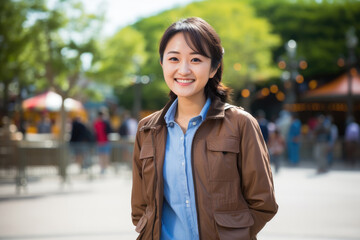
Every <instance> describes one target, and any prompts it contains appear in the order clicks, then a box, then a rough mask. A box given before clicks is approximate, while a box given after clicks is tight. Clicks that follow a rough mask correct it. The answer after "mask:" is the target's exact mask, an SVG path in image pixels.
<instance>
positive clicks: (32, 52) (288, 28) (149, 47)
mask: <svg viewBox="0 0 360 240" xmlns="http://www.w3.org/2000/svg"><path fill="white" fill-rule="evenodd" d="M190 16H198V17H202V18H204V19H205V20H206V21H208V22H209V23H210V24H211V25H212V26H213V27H214V28H215V30H216V31H217V32H218V34H219V35H220V37H221V39H222V45H223V47H224V51H225V54H224V66H225V69H224V74H223V82H224V83H225V84H226V85H227V86H229V87H231V88H232V89H233V95H232V98H233V102H232V103H233V104H235V105H239V106H242V107H243V108H244V109H245V110H246V111H248V112H250V113H251V114H253V115H254V116H255V117H257V119H258V121H259V124H260V126H261V128H262V131H263V134H264V137H265V138H266V140H267V143H268V147H269V151H270V153H271V154H272V159H273V160H272V167H273V172H274V182H275V191H276V195H277V198H278V202H279V205H280V209H279V213H278V215H276V216H275V218H274V220H273V221H271V222H270V223H269V224H268V225H267V226H266V227H265V229H264V231H263V232H262V233H261V234H260V236H259V239H264V240H275V239H276V240H285V239H286V240H288V239H295V240H298V239H305V240H311V239H331V240H335V239H339V240H347V239H349V240H350V239H360V207H359V206H358V203H359V202H360V190H359V188H358V187H357V185H356V183H358V182H360V172H359V170H360V164H359V162H360V150H359V149H360V130H359V123H360V78H359V71H360V69H359V68H360V66H359V60H360V47H359V37H360V1H358V0H266V1H262V0H204V1H191V0H153V1H148V0H133V1H125V0H124V1H123V0H91V1H89V0H48V1H46V0H2V1H0V119H1V123H0V216H1V217H0V239H24V240H25V239H51V240H52V239H67V240H68V239H85V238H86V239H90V240H91V239H105V240H110V239H135V238H136V233H135V232H134V227H133V226H132V223H131V217H130V191H131V154H132V144H133V141H134V136H133V134H132V133H130V132H131V131H130V130H124V129H126V126H128V125H131V126H134V124H135V125H136V124H137V121H138V120H140V119H141V118H143V117H145V116H147V115H148V114H150V113H152V112H154V111H156V110H158V109H161V108H162V107H163V106H164V104H165V103H166V102H167V100H168V92H169V90H168V88H167V86H166V84H165V82H164V81H163V76H162V70H161V67H160V65H159V55H158V44H159V40H160V38H161V36H162V34H163V32H164V30H165V29H166V28H167V27H168V26H169V25H170V24H171V23H172V22H174V21H176V20H179V19H180V18H185V17H190ZM99 111H101V112H102V113H103V117H104V119H105V120H106V122H108V123H109V129H108V131H107V132H106V135H107V138H108V143H109V146H110V147H109V151H108V152H107V154H106V156H102V155H101V154H99V152H98V151H97V144H96V141H95V137H94V136H95V127H94V123H95V122H96V121H97V119H98V118H97V114H98V112H99ZM291 116H293V118H292V117H291ZM129 119H130V120H129ZM129 122H131V124H130V123H129ZM77 123H79V124H78V125H76V124H77ZM75 125H76V126H79V125H80V126H81V127H82V129H85V130H84V131H85V132H86V133H87V134H88V136H87V138H86V140H85V138H82V139H81V140H75V138H74V134H75V133H74V132H75V131H74V129H75ZM275 130H277V131H279V133H280V136H281V137H282V138H283V139H284V142H285V144H284V146H283V149H282V151H281V153H280V154H279V155H278V156H275V157H274V154H273V149H274V136H275V134H274V133H275ZM275 148H276V147H275ZM274 159H277V160H274Z"/></svg>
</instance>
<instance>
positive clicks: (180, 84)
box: [131, 18, 277, 240]
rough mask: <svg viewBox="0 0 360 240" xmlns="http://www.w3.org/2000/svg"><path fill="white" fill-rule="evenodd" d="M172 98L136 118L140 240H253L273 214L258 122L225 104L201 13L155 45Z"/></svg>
mask: <svg viewBox="0 0 360 240" xmlns="http://www.w3.org/2000/svg"><path fill="white" fill-rule="evenodd" d="M159 53H160V64H161V66H162V69H163V73H164V78H165V82H166V84H167V85H168V87H169V88H170V90H171V92H170V97H171V100H170V102H169V103H168V104H167V105H166V106H165V107H164V108H163V109H162V110H160V111H158V112H155V113H154V114H152V115H150V116H148V117H146V118H144V119H143V120H141V121H140V123H139V128H138V132H137V135H136V140H135V147H134V159H133V188H132V199H131V204H132V220H133V223H134V225H136V231H137V232H139V233H140V234H139V237H138V239H162V240H163V239H164V240H165V239H205V240H210V239H231V240H234V239H242V240H245V239H256V234H257V233H258V232H259V231H260V229H262V228H263V226H264V225H265V223H266V222H267V221H269V220H270V219H271V218H272V217H273V216H274V215H275V213H276V211H277V205H276V202H275V198H274V190H273V181H272V174H271V171H270V166H269V155H268V152H267V149H266V146H265V143H264V140H263V138H262V135H261V132H260V129H259V126H258V124H257V121H256V120H255V119H254V118H253V117H252V116H251V115H250V114H248V113H246V112H245V111H243V110H242V109H240V108H237V107H235V106H232V105H229V104H226V101H227V100H228V94H229V90H228V89H227V88H226V87H224V86H223V85H222V84H221V78H222V70H223V65H222V56H223V49H222V47H221V43H220V39H219V36H218V35H217V33H216V32H215V30H214V29H213V28H212V27H211V26H210V25H209V24H208V23H207V22H205V21H204V20H202V19H200V18H188V19H184V20H180V21H178V22H176V23H174V24H172V25H171V26H170V27H169V28H168V29H167V30H166V31H165V33H164V35H163V37H162V39H161V42H160V48H159Z"/></svg>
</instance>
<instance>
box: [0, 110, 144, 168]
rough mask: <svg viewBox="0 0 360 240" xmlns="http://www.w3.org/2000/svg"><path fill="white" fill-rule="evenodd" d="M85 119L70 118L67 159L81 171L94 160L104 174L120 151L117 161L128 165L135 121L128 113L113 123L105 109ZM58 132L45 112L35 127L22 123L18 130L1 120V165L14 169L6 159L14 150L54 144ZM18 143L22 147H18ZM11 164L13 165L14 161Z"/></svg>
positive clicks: (12, 122)
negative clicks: (27, 145) (120, 160)
mask: <svg viewBox="0 0 360 240" xmlns="http://www.w3.org/2000/svg"><path fill="white" fill-rule="evenodd" d="M87 116H88V115H84V114H74V115H69V118H68V122H67V124H66V133H65V139H66V142H67V143H68V144H67V146H68V148H67V149H68V150H69V151H68V153H69V154H70V155H69V156H70V158H71V160H74V162H76V163H77V164H78V165H79V167H80V169H81V171H83V170H86V169H89V168H90V167H91V166H92V165H93V163H94V156H95V158H96V161H97V162H98V163H99V166H100V169H101V173H102V174H104V173H105V172H106V170H107V168H108V166H109V164H110V162H111V159H110V158H111V154H112V153H113V152H114V148H119V147H121V148H122V149H121V151H118V152H121V156H117V157H122V158H123V159H126V161H130V157H131V154H132V145H133V141H134V139H135V134H136V131H137V125H138V121H137V120H136V119H135V118H134V117H133V116H132V115H131V114H130V113H129V112H128V111H123V113H122V114H121V115H119V116H115V120H113V119H112V118H111V117H110V116H109V113H108V110H107V109H105V108H103V109H100V110H98V111H97V113H96V117H95V118H93V119H91V118H90V119H89V118H88V117H87ZM57 128H58V126H57V124H56V119H55V118H53V117H52V116H51V115H50V113H47V112H45V113H42V114H40V118H39V120H38V121H37V122H36V123H32V124H28V123H26V122H23V124H21V125H19V126H17V124H15V122H14V121H12V120H11V119H9V118H8V117H4V118H3V119H2V124H1V127H0V150H1V149H2V150H1V151H0V160H1V159H4V161H2V160H1V165H13V163H10V162H9V161H10V160H9V159H10V158H11V155H14V151H16V149H15V147H16V146H25V145H26V144H23V143H31V142H33V143H34V142H37V143H43V145H44V147H45V145H46V143H47V142H49V141H56V140H57V138H58V136H59V131H58V130H56V129H57ZM9 140H10V141H9ZM20 142H21V143H22V144H18V143H20ZM29 146H31V144H30V145H29ZM38 146H39V145H37V147H38ZM124 148H125V149H124ZM115 150H116V149H115ZM11 161H12V160H11ZM13 161H15V162H16V159H15V160H13ZM3 162H4V163H3Z"/></svg>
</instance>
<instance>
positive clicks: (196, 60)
mask: <svg viewBox="0 0 360 240" xmlns="http://www.w3.org/2000/svg"><path fill="white" fill-rule="evenodd" d="M191 61H192V62H201V59H200V58H193V59H191Z"/></svg>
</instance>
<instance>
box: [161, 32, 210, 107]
mask: <svg viewBox="0 0 360 240" xmlns="http://www.w3.org/2000/svg"><path fill="white" fill-rule="evenodd" d="M161 66H162V69H163V73H164V78H165V82H166V84H167V85H168V87H169V88H170V90H171V91H173V92H174V93H175V94H176V95H177V96H178V98H179V99H180V98H188V99H190V100H192V101H204V100H205V94H204V88H205V85H206V83H207V82H208V80H209V78H212V77H214V75H215V73H216V70H217V69H215V70H212V69H211V59H210V58H208V57H206V56H203V55H200V54H199V53H197V52H196V51H194V50H192V49H191V48H190V47H189V46H188V44H187V43H186V41H185V37H184V34H183V33H181V32H180V33H177V34H175V35H174V36H173V37H172V38H171V39H170V41H169V42H168V43H167V45H166V48H165V51H164V55H163V61H162V64H161Z"/></svg>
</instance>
